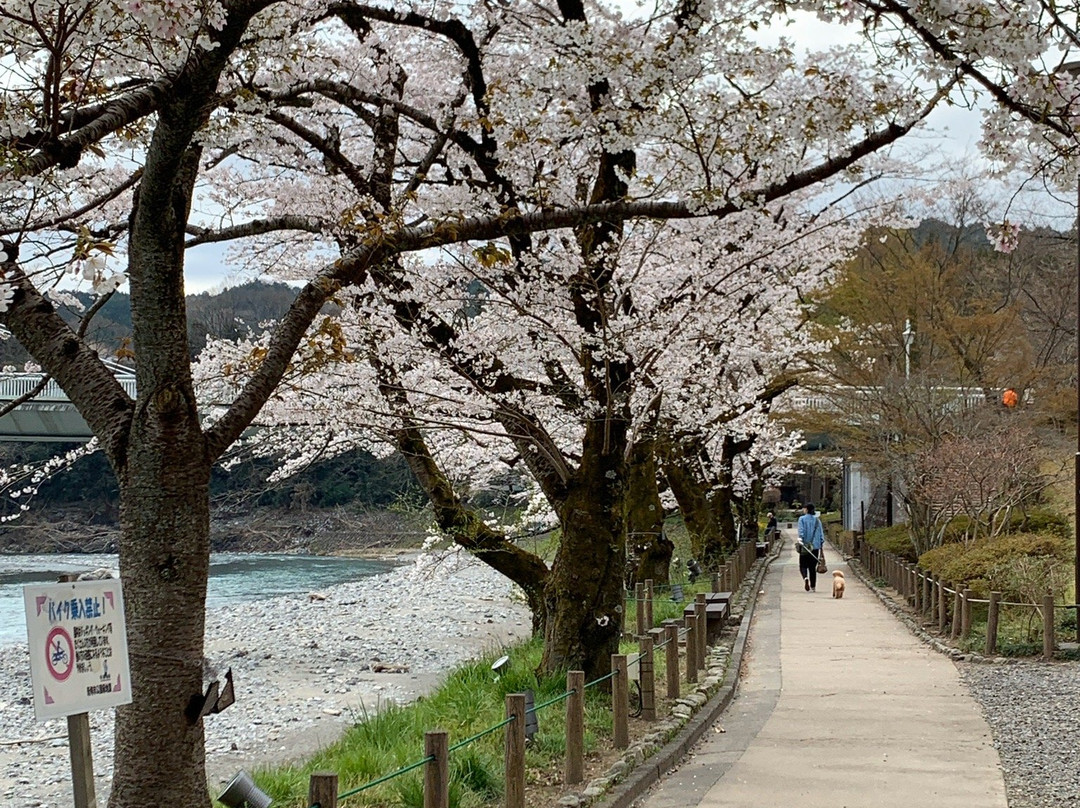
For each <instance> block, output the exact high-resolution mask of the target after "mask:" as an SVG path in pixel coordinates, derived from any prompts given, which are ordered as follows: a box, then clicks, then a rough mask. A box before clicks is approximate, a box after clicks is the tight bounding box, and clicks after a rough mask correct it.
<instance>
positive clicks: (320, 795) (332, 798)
mask: <svg viewBox="0 0 1080 808" xmlns="http://www.w3.org/2000/svg"><path fill="white" fill-rule="evenodd" d="M337 792H338V776H337V774H335V773H334V772H312V773H311V777H310V778H309V779H308V805H318V806H319V808H337Z"/></svg>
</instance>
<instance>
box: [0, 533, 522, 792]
mask: <svg viewBox="0 0 1080 808" xmlns="http://www.w3.org/2000/svg"><path fill="white" fill-rule="evenodd" d="M529 632H530V619H529V614H528V610H527V609H526V608H525V605H524V603H523V602H522V600H521V598H519V597H515V596H514V594H513V592H512V587H511V586H510V584H509V583H508V582H507V580H506V579H505V578H503V577H501V576H500V575H498V574H496V573H495V572H493V571H491V570H490V569H489V568H488V567H486V566H484V565H483V564H480V563H479V562H476V561H475V560H473V559H472V558H471V557H469V556H467V555H466V554H464V553H450V554H448V555H446V556H443V557H442V558H438V559H435V558H433V557H430V556H423V557H420V558H417V559H416V560H415V561H414V562H413V563H410V564H409V565H407V566H403V567H400V568H398V569H396V570H394V571H392V572H389V573H384V574H382V575H378V576H373V577H370V578H365V579H363V580H361V581H358V582H356V583H349V584H343V585H340V586H336V587H332V588H330V589H327V590H323V591H320V592H317V593H310V595H304V596H291V597H284V598H274V599H272V600H263V601H258V602H255V603H249V604H243V605H239V606H230V607H226V608H221V609H215V610H212V611H211V612H209V613H208V615H207V623H206V657H207V661H208V669H209V671H210V673H211V676H210V678H220V677H221V676H222V675H223V674H224V673H225V671H226V670H227V669H228V668H232V671H233V676H234V680H235V687H236V703H235V704H233V705H232V706H231V707H229V708H228V709H227V710H225V711H223V712H221V713H220V714H217V715H210V716H208V717H207V718H206V750H207V770H208V773H209V777H210V780H211V783H219V784H220V783H224V782H226V781H227V780H228V779H229V778H230V777H231V776H232V775H233V774H235V772H236V771H237V770H238V769H241V768H247V769H250V768H253V767H255V766H258V765H261V764H266V763H273V762H280V761H285V760H292V759H296V758H300V757H304V756H307V755H310V754H311V753H312V752H314V751H316V750H318V749H319V748H321V747H323V746H326V745H327V744H329V743H331V742H333V741H334V740H336V739H337V737H338V736H339V735H340V734H341V733H342V732H343V731H344V730H345V729H346V728H347V727H348V726H350V725H351V724H353V723H355V722H356V721H357V720H358V719H359V718H361V717H362V716H363V715H364V714H365V713H366V712H369V711H372V710H376V709H378V708H379V707H380V706H385V705H387V704H400V703H406V702H408V701H411V700H413V699H415V698H416V697H417V696H419V695H421V694H422V693H425V692H427V691H429V690H430V689H431V688H433V687H434V686H435V685H437V684H438V682H439V681H441V679H442V677H443V675H444V674H445V673H446V672H447V671H448V670H450V669H451V668H453V667H455V666H456V665H458V664H460V663H461V662H464V661H465V660H467V659H471V658H475V657H477V656H480V655H482V654H484V653H492V652H495V651H497V650H499V649H500V648H502V647H504V646H505V645H506V644H507V643H508V642H513V641H516V640H517V639H520V638H524V637H527V636H528V634H529ZM29 670H30V663H29V654H28V652H27V650H26V646H25V644H23V645H9V646H2V647H0V805H3V806H5V807H6V808H8V807H9V808H60V807H61V806H68V805H70V804H71V782H70V777H71V775H70V764H69V761H68V753H67V737H66V732H67V723H66V721H65V720H64V719H54V720H51V721H46V722H40V723H39V722H37V721H36V720H35V719H34V711H33V703H32V698H31V692H32V691H31V687H30V673H29ZM90 728H91V742H92V751H93V756H94V769H95V773H96V777H95V780H96V791H97V796H98V800H99V804H104V802H105V799H106V798H107V796H108V791H109V783H110V780H111V770H112V752H113V720H112V711H110V710H103V711H98V712H94V713H91V714H90Z"/></svg>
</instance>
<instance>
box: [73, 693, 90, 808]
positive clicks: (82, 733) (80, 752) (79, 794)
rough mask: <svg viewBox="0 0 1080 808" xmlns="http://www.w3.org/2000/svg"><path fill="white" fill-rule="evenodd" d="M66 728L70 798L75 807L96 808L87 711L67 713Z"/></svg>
mask: <svg viewBox="0 0 1080 808" xmlns="http://www.w3.org/2000/svg"><path fill="white" fill-rule="evenodd" d="M67 728H68V756H69V758H70V761H71V787H72V799H73V800H74V802H75V808H97V794H96V793H95V792H94V756H93V750H92V749H91V747H90V715H89V713H73V714H72V715H69V716H68V717H67Z"/></svg>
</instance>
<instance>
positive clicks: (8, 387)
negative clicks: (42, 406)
mask: <svg viewBox="0 0 1080 808" xmlns="http://www.w3.org/2000/svg"><path fill="white" fill-rule="evenodd" d="M43 378H44V375H43V374H41V373H0V401H13V400H15V399H17V398H20V397H21V396H25V395H26V394H27V393H29V392H30V391H31V390H33V389H34V388H35V387H36V386H37V385H38V384H40V383H41V380H42V379H43ZM116 380H117V381H118V382H120V385H121V386H122V387H123V388H124V391H125V392H126V393H127V394H128V395H129V396H131V397H132V398H134V397H135V377H134V376H118V377H117V379H116ZM31 400H32V401H41V402H64V401H68V400H69V399H68V397H67V393H65V392H64V391H63V389H61V387H60V385H59V384H57V383H56V380H55V379H50V380H49V382H48V384H46V385H45V388H44V389H43V390H42V391H41V392H40V393H38V394H37V395H36V396H34V398H33V399H31Z"/></svg>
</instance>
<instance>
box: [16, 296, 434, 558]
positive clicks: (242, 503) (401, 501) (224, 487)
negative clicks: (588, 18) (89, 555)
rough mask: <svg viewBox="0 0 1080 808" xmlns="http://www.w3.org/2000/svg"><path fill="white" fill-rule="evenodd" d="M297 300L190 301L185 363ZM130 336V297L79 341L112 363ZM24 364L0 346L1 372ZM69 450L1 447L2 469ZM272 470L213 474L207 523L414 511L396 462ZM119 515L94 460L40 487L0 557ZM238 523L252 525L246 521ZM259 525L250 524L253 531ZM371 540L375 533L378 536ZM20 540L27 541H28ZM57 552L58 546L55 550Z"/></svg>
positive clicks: (355, 457)
mask: <svg viewBox="0 0 1080 808" xmlns="http://www.w3.org/2000/svg"><path fill="white" fill-rule="evenodd" d="M295 296H296V289H294V288H292V287H290V286H288V285H286V284H283V283H262V282H258V281H255V282H251V283H246V284H244V285H242V286H235V287H231V288H228V289H225V290H223V291H221V292H217V293H214V294H210V293H206V292H203V293H201V294H197V295H188V296H187V307H188V313H189V315H190V317H189V322H190V323H191V325H190V330H189V332H188V338H189V341H190V345H191V352H192V355H193V356H194V355H196V354H198V352H199V351H201V350H202V348H203V347H204V346H205V345H206V341H207V338H208V337H228V338H239V337H243V336H246V335H248V334H251V333H255V332H258V331H259V330H260V329H261V325H260V324H262V323H264V322H266V321H268V320H274V319H277V318H280V317H281V316H282V315H283V314H284V313H285V312H286V310H287V309H288V307H289V305H290V304H291V303H292V301H293V299H294V298H295ZM77 297H78V298H79V300H80V302H82V303H83V304H84V306H86V307H89V305H90V303H92V301H93V298H92V296H91V295H89V294H85V293H83V294H78V295H77ZM60 310H61V312H62V314H63V315H64V318H65V319H66V320H67V321H68V322H69V323H70V324H72V325H75V324H76V323H78V321H79V318H80V317H81V312H77V311H72V310H70V309H69V310H65V309H62V308H61V309H60ZM131 330H132V326H131V303H130V298H129V296H128V295H126V294H121V293H116V294H114V295H113V296H112V298H110V299H109V301H108V302H107V303H106V304H105V306H104V307H102V309H101V310H100V311H99V312H98V313H97V314H96V315H95V316H94V319H93V321H92V324H91V326H90V328H89V329H88V331H87V339H88V340H89V342H90V343H91V344H92V345H93V346H94V347H95V348H96V349H97V350H98V352H99V353H100V354H101V355H102V356H106V357H108V356H116V355H117V353H119V354H120V355H121V356H123V355H124V352H125V351H126V350H129V349H130V337H131ZM29 360H30V356H29V354H28V353H27V352H26V351H25V349H23V347H22V346H21V345H20V344H19V343H18V342H17V341H15V340H14V339H10V338H9V339H6V340H0V363H2V364H4V365H15V366H16V367H18V368H22V366H23V364H24V363H25V362H27V361H29ZM69 448H72V447H69V446H66V445H59V444H43V443H0V464H2V465H3V466H5V467H10V466H13V465H21V464H24V463H28V464H36V463H40V462H41V461H43V460H44V459H46V458H48V457H52V456H54V455H56V454H57V453H58V452H63V451H65V450H67V449H69ZM274 468H275V464H274V463H273V462H272V461H269V460H263V459H257V458H249V459H246V460H243V461H241V462H240V463H238V464H236V465H234V466H232V468H231V469H230V471H229V472H227V473H226V472H224V471H220V470H216V471H215V472H214V475H213V477H212V480H211V491H212V497H213V502H214V504H215V508H214V512H215V514H217V515H218V516H220V517H221V518H222V519H224V520H226V521H228V516H229V514H233V515H236V514H246V515H248V517H251V515H252V514H256V513H264V514H274V513H276V514H278V515H279V516H277V517H274V518H275V519H280V518H282V515H283V514H285V513H286V512H288V514H289V516H288V517H287V518H289V519H290V520H291V519H292V518H293V516H294V515H295V516H297V517H298V516H299V515H300V514H309V515H310V517H309V521H313V523H318V522H319V518H318V517H316V516H315V514H317V513H320V512H321V513H324V514H325V513H328V511H329V510H330V509H336V510H340V509H341V508H345V509H347V510H349V511H353V512H358V511H372V512H381V511H385V510H386V509H388V508H394V509H395V510H398V511H400V510H405V511H409V510H412V509H413V507H414V505H416V504H417V503H418V502H419V497H418V491H417V488H416V486H415V483H414V481H413V478H412V474H411V473H410V472H409V470H408V467H407V466H406V465H405V463H404V461H402V460H401V459H400V458H398V457H396V456H395V457H390V458H387V459H385V460H379V459H377V458H375V457H372V456H371V455H370V454H368V453H366V452H362V451H359V450H358V451H354V452H349V453H347V454H344V455H341V456H339V457H336V458H331V459H329V460H324V461H322V462H319V463H315V464H313V465H312V466H310V467H309V468H307V469H306V470H304V471H303V472H301V473H299V474H298V475H296V476H295V477H293V478H291V479H289V480H286V481H283V482H281V483H277V484H274V485H267V483H266V480H267V478H268V476H269V474H270V473H271V472H272V471H273V470H274ZM22 502H23V500H22V499H11V498H9V497H6V496H0V515H5V514H8V513H11V512H14V511H17V510H18V506H19V505H20V504H21V503H22ZM397 506H404V508H399V507H397ZM118 508H119V502H118V493H117V486H116V481H115V479H114V477H113V474H112V471H111V470H110V469H109V466H108V463H107V462H106V460H105V458H104V456H103V455H102V454H101V453H100V452H99V453H97V454H95V455H91V456H90V457H87V458H84V459H82V460H80V461H78V462H77V463H76V464H75V465H74V466H73V467H72V468H71V469H69V470H67V471H65V472H63V473H61V474H59V475H58V476H56V477H55V478H53V479H51V480H48V481H46V482H45V483H44V484H43V485H42V487H41V489H40V491H39V492H38V494H37V495H36V496H34V497H33V502H32V504H31V506H30V511H29V512H28V513H27V515H26V518H23V519H20V520H19V521H17V522H13V523H10V524H9V525H7V526H5V527H4V528H2V529H0V552H3V551H11V550H21V551H30V550H34V549H44V547H45V546H46V545H47V542H43V541H42V539H41V535H42V532H43V531H44V532H45V533H55V532H56V531H58V530H61V528H60V526H59V524H60V523H61V522H77V523H80V524H81V525H83V527H84V528H86V530H84V531H83V532H84V533H96V532H97V531H96V530H95V528H96V527H102V528H111V526H113V525H115V522H116V519H117V517H118ZM357 518H360V517H357ZM365 518H366V517H365ZM245 521H246V522H252V519H251V518H247V519H245ZM257 522H258V518H257V517H256V518H255V519H254V523H257ZM34 525H36V526H37V529H34V527H33V526H34ZM28 528H29V529H28ZM46 528H47V529H46ZM366 530H367V531H368V532H371V531H372V528H371V527H370V526H369V527H367V528H366ZM264 532H269V531H264ZM339 532H340V530H339ZM374 532H375V533H378V530H375V531H374ZM28 533H31V534H34V536H33V537H30V538H28V537H27V534H28ZM226 533H227V535H229V536H235V535H237V534H238V530H236V529H234V528H230V529H229V530H228V531H226ZM65 541H66V540H65ZM71 541H72V542H73V544H72V547H71V548H69V549H76V548H79V547H82V548H84V549H85V548H86V546H87V545H86V544H85V543H83V542H80V541H79V540H78V539H71ZM63 544H64V542H60V543H59V544H57V547H60V546H61V545H63ZM241 545H242V546H241V547H239V548H234V549H255V548H256V547H261V548H263V549H265V547H266V546H267V545H265V544H260V543H259V542H257V541H256V542H255V544H254V545H253V546H244V542H241ZM227 546H233V545H232V544H231V543H230V544H229V545H227ZM270 546H272V545H270ZM94 549H102V547H95V548H94Z"/></svg>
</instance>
